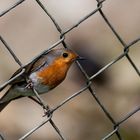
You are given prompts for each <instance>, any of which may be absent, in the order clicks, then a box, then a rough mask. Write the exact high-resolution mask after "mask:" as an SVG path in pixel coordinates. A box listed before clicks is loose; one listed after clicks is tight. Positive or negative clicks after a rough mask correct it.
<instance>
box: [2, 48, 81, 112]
mask: <svg viewBox="0 0 140 140" xmlns="http://www.w3.org/2000/svg"><path fill="white" fill-rule="evenodd" d="M78 58H80V57H79V56H78V55H77V54H76V53H75V52H73V51H72V50H69V49H64V48H63V49H62V48H60V49H52V50H51V51H50V52H49V53H47V54H44V55H42V56H41V57H40V58H39V59H38V60H36V61H35V62H32V63H30V64H28V65H26V67H25V69H26V71H25V73H24V74H23V75H21V76H19V77H18V78H17V79H15V80H14V81H13V82H12V83H11V87H10V88H9V90H8V91H7V92H6V93H5V94H4V96H3V97H2V98H1V99H0V112H1V111H2V110H3V109H4V108H5V106H6V105H8V103H10V102H11V101H12V100H15V99H18V98H20V97H25V96H34V95H35V93H34V92H33V90H32V88H31V85H32V86H33V87H34V89H35V90H36V91H37V92H38V93H39V94H43V93H46V92H48V91H50V90H51V89H53V88H55V87H56V86H58V85H59V84H60V83H61V82H62V81H63V80H64V79H65V77H66V74H67V72H68V70H69V68H70V66H71V64H72V63H73V62H74V61H75V60H76V59H78ZM20 71H21V69H19V70H17V72H15V74H14V75H13V76H15V75H16V74H18V73H19V72H20ZM13 76H12V77H13Z"/></svg>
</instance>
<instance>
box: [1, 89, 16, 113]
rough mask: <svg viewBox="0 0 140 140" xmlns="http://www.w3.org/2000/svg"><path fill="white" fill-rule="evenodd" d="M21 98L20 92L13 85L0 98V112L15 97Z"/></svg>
mask: <svg viewBox="0 0 140 140" xmlns="http://www.w3.org/2000/svg"><path fill="white" fill-rule="evenodd" d="M17 98H19V94H17V93H16V92H15V90H14V87H13V86H12V87H11V88H10V89H8V91H7V92H6V93H5V94H4V95H3V96H2V97H1V99H0V112H1V111H2V110H3V109H4V108H5V107H6V106H7V105H8V104H9V103H10V102H11V101H12V100H14V99H17Z"/></svg>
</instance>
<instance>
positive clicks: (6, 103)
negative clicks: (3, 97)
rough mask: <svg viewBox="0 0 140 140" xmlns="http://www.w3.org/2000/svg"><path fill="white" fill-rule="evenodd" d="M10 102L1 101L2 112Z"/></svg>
mask: <svg viewBox="0 0 140 140" xmlns="http://www.w3.org/2000/svg"><path fill="white" fill-rule="evenodd" d="M9 103H10V101H7V102H1V101H0V112H1V111H2V110H3V109H4V108H5V107H6V106H7V105H8V104H9Z"/></svg>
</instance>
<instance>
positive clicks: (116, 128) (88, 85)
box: [0, 0, 140, 140]
mask: <svg viewBox="0 0 140 140" xmlns="http://www.w3.org/2000/svg"><path fill="white" fill-rule="evenodd" d="M24 1H25V0H19V1H18V2H16V3H14V4H13V5H11V6H10V7H9V8H8V9H6V10H4V11H3V12H1V13H0V17H2V16H4V15H5V14H7V13H8V12H10V11H11V10H13V9H14V8H16V7H17V6H18V5H20V4H22V3H23V2H24ZM96 1H97V8H96V9H94V10H93V11H91V12H90V13H89V14H87V15H86V16H85V17H83V18H81V19H80V20H79V21H78V22H77V23H75V24H74V25H73V26H71V27H70V28H68V29H67V30H65V31H63V30H62V29H61V27H60V26H59V24H58V23H57V21H56V20H55V19H54V18H53V15H52V14H51V13H49V11H48V10H47V7H46V6H44V5H43V3H42V2H41V0H36V3H37V4H38V5H39V6H40V8H41V9H42V10H43V11H44V12H45V13H46V16H48V17H49V18H50V19H51V21H52V23H53V24H54V26H55V28H56V30H57V31H58V32H59V33H60V39H59V40H58V41H57V42H56V43H54V44H53V45H52V46H50V48H49V49H47V50H44V51H43V52H41V53H40V54H39V55H38V56H36V57H35V58H33V60H32V61H31V62H29V63H32V62H34V61H36V60H38V59H39V58H40V57H41V56H42V55H43V54H46V53H48V52H49V51H50V50H51V49H53V48H55V47H57V46H58V45H59V44H62V45H63V46H64V47H65V48H69V45H68V44H67V43H66V42H65V37H66V35H67V34H68V33H70V32H72V31H73V30H74V29H75V28H76V27H78V26H80V25H81V24H82V23H83V22H86V20H87V19H88V18H90V17H92V16H93V15H95V14H96V13H99V14H100V15H101V16H102V18H103V19H104V21H105V23H106V24H107V26H108V27H109V28H110V30H111V31H112V32H113V34H114V36H115V37H116V38H117V39H118V41H119V42H120V43H121V45H122V46H123V49H122V51H123V52H122V53H121V54H120V55H119V56H118V57H116V58H115V59H113V60H112V61H110V62H109V63H108V64H106V65H105V66H104V67H103V68H101V69H100V70H99V71H98V72H97V73H95V74H94V75H92V76H90V77H89V76H88V74H87V73H86V71H85V70H84V68H83V67H82V66H81V65H80V63H79V62H78V61H77V62H76V64H77V66H78V67H79V69H80V70H81V73H82V74H83V75H84V77H85V78H86V81H85V86H84V87H83V88H81V89H80V90H79V91H77V92H76V93H74V94H72V95H71V96H70V97H68V98H66V99H65V100H63V101H62V102H61V103H59V104H58V105H56V106H55V107H52V108H50V107H49V106H48V105H45V103H44V101H43V100H42V99H41V97H40V96H39V94H38V92H37V91H36V90H35V89H33V91H34V93H35V95H36V97H37V99H35V98H33V97H29V98H30V99H32V100H33V101H35V102H36V103H38V104H39V105H41V106H42V107H43V109H46V112H45V113H46V114H45V118H44V121H43V122H41V123H40V124H38V125H37V126H36V127H34V128H33V129H31V130H30V131H29V132H27V133H26V134H25V135H24V136H21V138H19V140H25V139H27V138H28V137H29V136H30V135H32V134H33V133H35V132H36V131H37V130H38V129H39V128H40V127H42V126H43V125H45V124H46V123H50V124H51V125H52V127H53V128H54V130H55V131H56V132H57V134H58V135H59V137H60V139H61V140H66V138H64V136H63V135H62V132H61V131H60V129H59V128H58V127H57V126H56V123H55V122H54V121H53V120H52V118H53V113H54V112H55V111H56V110H58V109H59V108H61V107H62V106H64V105H65V104H66V103H67V102H70V101H71V100H72V99H73V98H76V97H77V96H79V95H81V94H82V93H83V92H84V91H85V90H88V91H89V93H90V94H91V95H92V97H93V98H94V99H95V101H96V103H97V104H98V106H99V107H100V108H101V110H102V111H103V112H104V114H105V116H106V117H107V118H108V119H109V120H110V122H111V123H112V126H113V129H112V131H111V132H110V133H108V134H107V135H106V136H104V137H103V138H102V140H108V139H109V138H110V137H112V136H113V135H114V134H116V136H117V138H118V140H123V137H122V135H121V134H120V132H119V128H120V127H121V125H122V124H123V123H124V122H125V121H127V120H128V119H129V118H130V117H132V116H133V115H134V114H136V113H138V111H140V106H138V107H136V109H134V110H133V111H131V112H130V113H128V114H126V115H125V116H124V117H123V118H122V119H121V120H119V121H116V120H115V119H114V118H113V117H112V115H111V113H110V112H109V111H108V109H107V108H106V107H105V105H104V104H103V103H102V102H101V101H100V97H98V96H97V94H96V93H95V91H94V89H93V86H92V87H91V84H92V80H93V79H94V78H95V77H97V76H98V75H99V74H101V73H102V72H103V71H105V70H106V69H108V68H109V67H111V66H112V65H113V64H115V63H117V62H118V61H120V60H121V59H123V58H124V57H126V58H127V60H128V62H129V63H130V64H131V66H132V68H133V69H134V70H135V72H136V73H137V75H138V76H139V77H140V70H139V69H138V67H137V66H136V64H135V62H134V61H133V60H132V58H131V57H130V55H129V49H130V48H131V47H134V45H135V44H136V43H138V42H139V41H140V37H138V38H137V39H135V40H133V41H131V42H130V43H128V44H127V43H125V41H124V40H123V39H122V37H121V36H120V35H119V34H118V32H117V31H116V29H115V28H114V27H113V25H112V23H111V22H110V21H109V19H108V18H107V16H106V15H105V13H104V12H103V10H102V7H103V4H104V2H105V1H106V0H96ZM0 41H1V42H2V43H3V45H4V46H5V47H6V48H7V49H8V51H9V53H10V54H11V55H12V57H13V58H14V60H15V62H16V63H17V64H18V65H19V66H20V68H21V72H20V73H18V74H17V75H15V76H14V77H13V78H11V79H10V80H8V81H6V82H5V83H4V84H2V85H0V91H2V90H3V89H4V88H5V87H6V86H7V85H8V84H10V83H11V82H12V81H13V80H14V79H16V78H18V77H19V76H21V75H22V74H23V73H24V72H25V71H26V65H28V64H29V63H28V64H26V65H23V64H22V62H21V61H20V60H19V59H18V57H17V56H16V54H15V53H14V52H13V50H12V48H11V47H10V46H9V45H8V43H7V41H6V40H5V39H4V38H3V37H2V35H0ZM36 133H37V132H36ZM0 138H1V139H2V140H4V138H3V136H2V135H0Z"/></svg>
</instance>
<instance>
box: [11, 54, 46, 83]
mask: <svg viewBox="0 0 140 140" xmlns="http://www.w3.org/2000/svg"><path fill="white" fill-rule="evenodd" d="M47 60H48V59H47V55H43V56H41V57H40V58H38V59H36V60H34V61H32V62H31V63H28V64H26V65H25V66H24V67H23V68H25V72H24V73H23V74H22V75H21V76H19V77H18V78H16V79H15V80H14V81H12V82H11V84H12V85H13V84H17V83H20V82H21V83H23V82H26V78H27V77H28V76H29V75H30V73H32V72H35V71H37V70H38V69H41V67H43V66H45V67H46V66H47V65H48V62H47ZM23 68H20V69H18V70H17V71H16V72H15V73H14V74H13V75H12V77H11V78H13V77H14V76H16V75H17V74H19V73H20V72H21V71H22V69H23ZM11 78H10V79H11Z"/></svg>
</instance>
